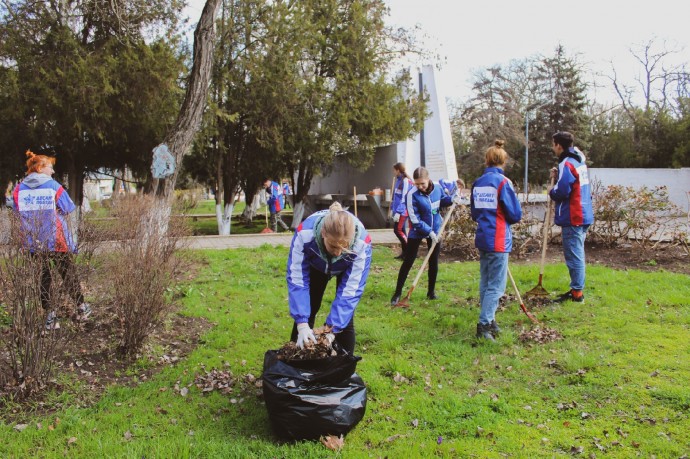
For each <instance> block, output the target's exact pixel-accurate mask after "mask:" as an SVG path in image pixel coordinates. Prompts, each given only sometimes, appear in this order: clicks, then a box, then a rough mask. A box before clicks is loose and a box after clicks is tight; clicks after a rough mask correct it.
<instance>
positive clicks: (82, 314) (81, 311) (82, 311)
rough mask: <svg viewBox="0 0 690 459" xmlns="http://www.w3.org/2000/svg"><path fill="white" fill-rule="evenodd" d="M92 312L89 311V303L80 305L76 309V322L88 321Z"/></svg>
mask: <svg viewBox="0 0 690 459" xmlns="http://www.w3.org/2000/svg"><path fill="white" fill-rule="evenodd" d="M92 312H93V311H92V310H91V305H90V304H89V303H82V304H81V305H80V306H79V307H78V308H77V320H79V321H83V320H86V319H88V318H89V317H90V316H91V313H92Z"/></svg>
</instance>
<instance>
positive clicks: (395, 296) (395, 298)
mask: <svg viewBox="0 0 690 459" xmlns="http://www.w3.org/2000/svg"><path fill="white" fill-rule="evenodd" d="M400 295H402V292H395V293H394V294H393V296H392V297H391V306H395V305H396V304H398V302H399V301H400Z"/></svg>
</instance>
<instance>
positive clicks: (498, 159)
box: [486, 140, 508, 167]
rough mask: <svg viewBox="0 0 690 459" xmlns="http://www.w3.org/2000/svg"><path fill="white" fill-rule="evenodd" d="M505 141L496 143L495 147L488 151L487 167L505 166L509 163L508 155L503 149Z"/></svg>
mask: <svg viewBox="0 0 690 459" xmlns="http://www.w3.org/2000/svg"><path fill="white" fill-rule="evenodd" d="M505 143H506V142H505V140H496V141H494V144H493V146H491V147H489V149H488V150H486V165H487V167H495V166H503V165H505V163H506V162H507V161H508V153H506V151H505V150H504V149H503V145H505Z"/></svg>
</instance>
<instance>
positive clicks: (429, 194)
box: [407, 181, 453, 239]
mask: <svg viewBox="0 0 690 459" xmlns="http://www.w3.org/2000/svg"><path fill="white" fill-rule="evenodd" d="M429 188H430V190H427V191H426V192H423V191H420V190H419V189H418V188H415V189H414V191H410V192H409V193H408V194H407V213H408V215H409V217H410V223H411V224H412V229H411V230H410V232H409V233H408V235H407V238H408V239H424V238H427V237H428V236H429V233H431V232H432V231H433V232H434V233H436V234H438V230H439V229H440V228H441V223H442V222H443V218H442V217H441V214H440V213H439V210H440V208H441V207H448V206H450V205H451V204H453V197H452V196H448V195H447V194H446V193H445V192H444V191H443V188H442V187H441V185H439V184H438V183H434V182H431V181H430V182H429Z"/></svg>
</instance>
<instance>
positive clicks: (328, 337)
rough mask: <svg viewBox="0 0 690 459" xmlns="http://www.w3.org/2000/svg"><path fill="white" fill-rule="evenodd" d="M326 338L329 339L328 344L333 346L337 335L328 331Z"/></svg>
mask: <svg viewBox="0 0 690 459" xmlns="http://www.w3.org/2000/svg"><path fill="white" fill-rule="evenodd" d="M326 340H328V345H329V346H332V345H333V341H335V335H334V334H333V333H326Z"/></svg>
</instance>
